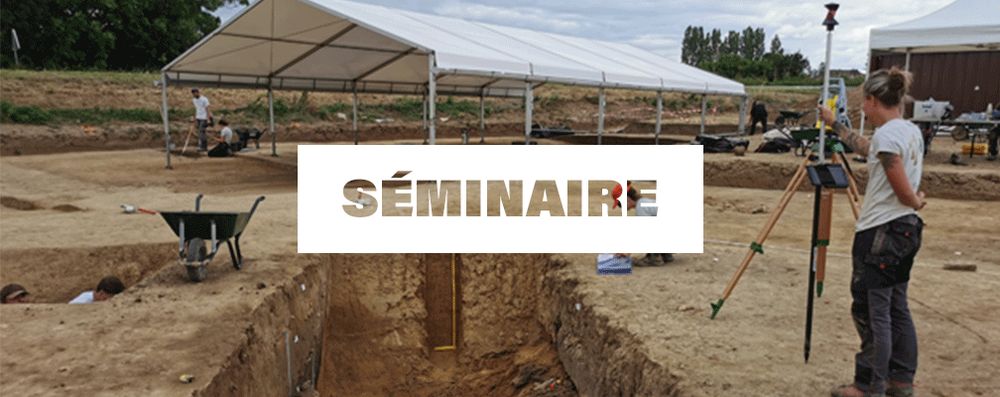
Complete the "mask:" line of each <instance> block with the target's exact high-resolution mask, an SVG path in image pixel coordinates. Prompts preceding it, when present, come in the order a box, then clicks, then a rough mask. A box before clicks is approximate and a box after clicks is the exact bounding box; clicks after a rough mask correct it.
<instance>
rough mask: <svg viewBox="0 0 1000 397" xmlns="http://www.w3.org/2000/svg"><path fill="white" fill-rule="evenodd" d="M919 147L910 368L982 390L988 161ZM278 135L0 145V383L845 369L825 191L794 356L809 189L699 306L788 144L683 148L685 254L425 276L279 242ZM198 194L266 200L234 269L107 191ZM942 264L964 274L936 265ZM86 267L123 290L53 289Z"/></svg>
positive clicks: (291, 193) (77, 279)
mask: <svg viewBox="0 0 1000 397" xmlns="http://www.w3.org/2000/svg"><path fill="white" fill-rule="evenodd" d="M665 132H667V133H671V134H674V132H673V131H665ZM684 134H685V132H678V133H676V134H674V135H684ZM412 135H415V138H407V139H415V140H416V141H417V142H419V138H420V135H419V131H416V132H414V133H413V134H412ZM514 138H515V137H511V139H514ZM449 139H454V136H453V137H450V138H449ZM755 139H759V138H757V137H755ZM488 140H489V138H488ZM501 143H502V144H508V143H506V142H501ZM543 143H549V142H548V141H544V142H543ZM551 143H556V142H551ZM935 143H936V146H935V152H934V153H932V154H931V156H929V157H928V160H927V164H928V165H927V167H926V172H925V175H926V176H925V183H926V189H927V190H928V195H929V197H930V199H929V202H930V203H929V205H928V207H927V208H926V209H925V210H924V211H923V212H922V216H923V217H924V219H925V221H926V223H927V228H926V231H925V236H924V246H923V248H922V250H921V253H920V256H919V257H918V263H917V265H916V268H915V270H914V273H913V281H912V283H911V287H910V294H911V308H912V310H913V312H914V317H915V320H916V322H917V331H918V336H919V338H920V343H921V363H920V372H919V373H918V376H917V385H918V389H919V392H920V393H921V394H923V395H941V396H986V395H990V394H991V393H993V391H994V390H997V389H1000V383H998V379H1000V365H997V364H998V363H997V359H996V357H998V356H1000V347H998V338H1000V331H997V330H1000V320H997V319H996V317H995V316H993V315H992V313H996V312H997V311H998V310H1000V298H997V297H996V295H995V294H993V293H992V291H995V290H996V289H997V288H998V287H1000V261H998V260H997V257H996V253H995V247H996V246H997V244H998V242H1000V240H998V238H997V235H996V233H995V229H996V225H997V224H1000V204H998V203H1000V201H998V200H997V195H998V194H1000V193H997V192H1000V178H998V175H1000V168H998V166H997V165H996V163H987V162H985V161H984V160H983V159H982V157H977V158H975V159H972V160H969V161H968V163H969V164H970V165H968V166H963V167H959V166H952V165H949V164H945V163H944V162H943V160H942V159H946V158H947V155H948V153H949V152H948V151H949V150H953V149H954V148H953V146H949V144H948V143H946V142H944V141H943V140H941V141H936V142H935ZM754 146H755V145H754ZM279 152H280V153H282V157H280V158H277V159H272V158H270V157H269V156H266V153H264V152H263V151H261V152H257V153H251V154H247V155H244V156H241V157H239V158H234V159H209V158H204V157H174V169H173V170H171V171H166V170H163V168H162V166H163V164H162V155H163V154H162V152H157V151H156V150H152V149H139V150H123V151H94V152H70V153H54V154H45V155H21V156H10V155H4V156H3V157H0V196H2V197H3V200H2V204H3V206H2V207H0V214H2V222H0V236H2V238H0V261H2V266H0V284H6V283H8V282H18V283H21V284H22V285H25V286H26V287H27V288H28V289H29V290H30V291H31V292H32V297H33V298H34V302H35V303H32V304H28V305H3V306H0V350H2V351H3V354H2V356H0V394H3V395H108V396H112V395H115V396H117V395H149V396H178V395H199V396H226V395H231V396H243V395H286V394H288V393H289V391H291V392H292V393H293V394H296V395H322V396H333V395H337V396H340V395H371V396H376V395H379V396H380V395H500V396H573V395H588V396H604V395H649V396H653V395H656V396H665V395H694V396H716V395H782V396H799V395H823V394H824V393H825V391H826V390H827V389H829V387H830V386H833V385H836V384H841V383H844V382H847V381H849V379H850V374H851V371H852V368H853V364H852V360H853V353H854V351H855V349H856V348H857V336H856V334H855V331H854V330H853V326H852V324H851V322H850V317H849V311H848V310H849V301H850V298H849V294H848V287H847V282H848V277H849V275H848V273H849V269H850V259H849V258H848V255H847V254H848V252H849V247H850V238H851V233H852V232H851V223H852V221H851V213H850V211H849V210H848V209H847V206H846V205H845V204H844V203H845V202H846V200H845V199H843V196H840V195H838V196H837V199H835V212H834V233H833V236H832V237H831V248H830V250H831V253H830V260H829V264H828V270H827V280H826V292H825V294H824V295H823V297H822V298H820V299H819V300H817V306H816V324H815V327H814V337H813V352H812V358H811V360H810V362H809V364H803V363H802V355H801V354H802V352H801V350H802V325H803V323H804V317H803V313H804V301H805V299H804V298H805V291H804V290H805V282H806V274H807V273H806V267H807V264H808V253H807V251H806V249H807V248H808V228H809V224H810V220H811V213H810V209H811V198H810V192H808V191H805V190H803V191H801V192H799V193H798V194H797V197H796V198H795V199H794V200H792V202H791V203H790V205H789V207H788V209H787V210H786V213H785V215H784V216H783V217H782V218H781V221H780V222H779V223H778V225H777V227H776V228H775V230H774V232H773V233H772V236H771V238H770V239H769V240H768V241H767V243H766V244H765V251H766V252H767V253H766V254H765V255H763V256H759V257H757V258H756V259H755V260H754V262H753V263H752V264H751V267H750V270H749V271H748V272H747V273H746V274H745V275H744V277H743V280H742V281H741V283H740V284H739V285H738V287H737V288H736V290H735V293H734V294H733V296H732V297H731V298H730V300H729V301H728V302H727V303H726V306H725V307H724V309H723V310H722V311H721V313H720V314H719V317H718V318H716V319H715V320H709V319H708V314H709V307H708V302H711V301H714V300H715V299H716V298H717V297H718V295H719V294H720V293H721V291H722V289H723V287H724V286H725V283H726V281H727V280H728V278H729V276H730V275H731V274H732V272H733V271H735V270H736V266H737V265H738V263H739V261H740V259H741V257H742V255H743V254H744V253H745V252H746V246H747V244H748V243H749V241H750V240H752V239H753V238H754V236H755V235H756V233H757V231H758V229H759V228H760V227H761V226H762V225H763V224H764V222H765V221H766V219H767V213H768V212H769V211H771V210H772V209H773V208H774V205H775V203H776V202H777V199H778V196H779V195H780V193H781V192H780V190H778V189H782V188H784V184H785V183H787V179H788V178H789V176H790V175H791V172H793V171H794V168H795V166H796V165H797V163H798V162H799V161H801V159H798V158H796V157H794V156H793V155H791V154H786V155H765V154H753V153H751V154H748V155H747V156H746V157H742V158H738V157H735V156H733V155H731V154H723V155H707V156H706V165H705V180H706V185H708V186H706V188H705V239H706V245H705V252H704V253H702V254H679V255H678V256H677V261H676V262H674V263H672V264H670V265H668V266H665V267H659V268H638V269H636V270H635V274H633V275H632V276H624V277H601V276H597V275H596V274H595V271H594V256H593V255H559V254H554V255H489V254H481V255H460V256H458V257H456V261H455V263H456V265H455V266H456V268H455V271H454V273H453V274H455V275H456V277H455V278H454V279H451V278H450V277H449V272H448V271H444V272H442V271H441V267H442V266H443V267H449V270H450V266H451V261H450V258H449V257H450V256H446V257H441V256H433V255H295V225H296V221H295V219H296V215H297V214H296V210H295V208H296V196H295V188H296V169H295V159H294V157H295V148H294V145H292V144H283V145H281V146H280V147H279ZM5 153H6V152H5ZM859 165H860V164H859ZM855 168H856V169H859V171H860V169H861V168H863V167H861V166H858V167H855ZM859 173H860V172H859ZM199 192H200V193H206V197H205V200H204V202H203V207H204V208H205V209H206V210H245V209H247V208H249V205H250V203H251V202H252V201H253V199H254V198H255V197H256V196H258V195H266V196H267V199H266V200H265V201H264V202H263V203H261V207H260V208H259V210H258V213H257V214H256V215H255V216H254V218H253V219H252V220H251V222H250V224H249V226H248V229H247V232H246V235H245V236H244V238H243V239H242V240H241V244H242V245H243V248H244V254H245V255H246V257H247V263H246V266H245V267H244V269H243V270H242V271H236V270H234V269H233V268H232V267H231V266H230V265H229V260H228V256H227V254H225V253H221V254H220V256H219V257H218V258H217V259H216V260H215V261H213V262H212V263H211V264H210V265H209V275H208V279H207V280H206V281H204V282H202V283H198V284H194V283H191V282H189V281H187V280H186V278H185V274H184V270H183V269H182V268H181V267H180V266H178V265H177V263H176V257H175V255H176V247H177V246H176V244H177V241H176V237H175V236H174V235H173V234H172V233H171V231H170V230H169V228H168V227H167V226H166V224H165V223H164V222H163V220H162V219H160V218H159V217H158V216H150V215H143V214H134V215H127V214H123V213H122V212H121V208H120V207H119V205H121V204H132V205H136V206H140V207H143V208H149V209H157V210H169V209H175V210H176V209H190V208H191V207H192V206H193V200H194V196H195V194H196V193H199ZM330 232H331V233H348V232H350V231H347V230H338V229H337V228H336V226H333V227H331V230H330ZM491 238H495V239H497V243H498V244H501V243H502V241H503V240H504V239H506V238H509V236H494V237H491ZM387 243H391V242H387ZM634 255H640V254H639V253H636V254H634ZM955 263H961V264H974V265H976V266H977V270H976V271H975V272H954V271H948V270H944V265H947V264H955ZM108 274H115V275H117V276H119V277H120V278H122V279H123V281H125V283H126V284H127V285H128V286H129V288H128V290H126V292H124V293H123V294H121V295H119V296H117V297H115V298H113V299H112V300H110V301H108V302H103V303H98V304H93V305H84V306H77V305H74V306H70V305H66V304H63V303H60V302H65V301H67V300H68V299H71V298H72V297H73V296H75V295H76V294H77V293H79V292H80V291H83V290H87V289H92V288H93V285H94V284H95V283H96V281H97V280H98V279H99V278H100V277H103V276H104V275H108ZM452 288H454V289H452ZM452 291H455V293H454V297H455V298H456V300H455V305H454V306H453V307H454V312H455V313H457V317H456V319H455V320H456V321H455V324H457V329H456V331H457V332H456V334H455V335H456V337H457V341H458V343H457V349H455V350H445V351H438V350H436V349H435V347H440V345H441V344H442V343H443V342H448V341H449V340H450V338H449V335H448V333H449V332H450V331H451V330H452V327H451V326H450V324H448V320H449V319H450V313H449V311H448V307H449V305H450V304H451V301H450V299H451V298H452V296H453V295H452ZM442 300H443V301H444V304H443V305H442ZM182 375H190V376H193V379H192V380H191V381H190V383H185V382H182V381H181V380H180V377H181V376H182Z"/></svg>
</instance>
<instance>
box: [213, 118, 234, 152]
mask: <svg viewBox="0 0 1000 397" xmlns="http://www.w3.org/2000/svg"><path fill="white" fill-rule="evenodd" d="M219 125H221V126H222V130H221V131H219V137H218V138H214V139H215V141H217V142H219V144H218V145H215V147H213V148H212V150H210V151H209V152H208V157H228V156H232V155H233V152H235V151H238V150H239V148H236V147H234V146H233V130H232V129H231V128H229V122H228V121H226V120H219Z"/></svg>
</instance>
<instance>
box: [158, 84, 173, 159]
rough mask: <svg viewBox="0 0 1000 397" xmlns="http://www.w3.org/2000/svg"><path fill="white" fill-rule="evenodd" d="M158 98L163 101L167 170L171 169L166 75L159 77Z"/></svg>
mask: <svg viewBox="0 0 1000 397" xmlns="http://www.w3.org/2000/svg"><path fill="white" fill-rule="evenodd" d="M160 96H161V99H162V101H163V108H162V110H163V114H162V117H163V144H164V148H165V149H167V150H166V152H167V166H166V168H167V169H168V170H169V169H171V168H173V167H171V166H170V108H169V107H168V106H169V105H167V74H166V73H163V74H161V75H160Z"/></svg>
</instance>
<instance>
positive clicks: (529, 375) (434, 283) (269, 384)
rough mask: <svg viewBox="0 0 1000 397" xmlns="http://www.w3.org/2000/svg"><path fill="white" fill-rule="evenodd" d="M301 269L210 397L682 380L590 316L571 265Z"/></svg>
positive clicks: (524, 259) (325, 262)
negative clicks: (572, 276) (266, 393)
mask: <svg viewBox="0 0 1000 397" xmlns="http://www.w3.org/2000/svg"><path fill="white" fill-rule="evenodd" d="M304 257H305V256H299V257H297V258H296V260H308V261H310V262H311V263H310V264H309V265H307V266H305V267H304V271H303V273H302V274H300V275H298V276H296V277H295V278H294V280H293V283H291V284H290V285H288V286H282V287H280V288H279V289H278V291H281V292H282V293H278V294H275V295H274V296H273V297H272V298H273V299H271V300H269V301H268V302H267V303H266V304H265V307H261V308H258V309H257V310H256V311H255V312H254V314H253V319H252V320H251V321H252V323H253V324H254V325H253V326H252V327H251V332H252V334H253V335H250V336H248V338H247V340H246V342H245V344H244V345H243V346H242V347H241V348H240V350H239V351H238V352H236V353H234V354H233V356H232V357H231V358H230V359H229V363H228V364H227V365H225V366H224V367H223V368H222V370H221V371H220V373H219V374H218V375H217V376H216V377H215V378H214V379H213V380H212V382H211V383H210V384H209V385H208V386H207V387H206V388H205V389H203V390H201V393H199V394H200V395H239V394H240V393H241V392H242V393H247V392H256V391H260V392H265V391H266V392H268V393H271V394H274V393H279V392H282V391H289V395H303V396H392V395H396V396H401V395H416V396H431V395H434V396H439V395H456V396H457V395H490V396H519V397H521V396H577V395H635V394H646V395H671V394H673V393H674V392H675V387H676V384H677V382H678V379H677V378H676V377H674V376H671V375H670V374H669V373H668V371H667V370H666V369H665V368H662V367H660V366H658V365H656V364H654V363H652V362H650V360H649V359H648V358H647V357H646V355H645V353H643V350H642V349H641V348H640V343H639V341H638V340H636V339H635V338H633V337H631V336H629V335H630V334H629V333H628V332H627V331H626V330H624V329H622V328H621V327H622V325H620V324H614V325H613V324H612V322H610V321H608V319H607V318H606V317H602V316H601V315H599V314H597V313H595V311H593V310H591V309H590V308H589V307H587V305H586V304H581V301H583V300H584V299H583V298H582V297H580V296H577V294H576V292H575V286H576V282H575V281H573V280H572V279H571V277H570V276H568V275H569V274H570V273H571V272H564V271H563V269H564V268H565V267H566V264H565V262H562V261H561V260H559V259H554V258H553V257H551V256H549V255H540V254H532V255H528V254H524V255H495V254H466V255H454V256H453V255H450V254H444V255H431V254H428V255H404V254H386V255H323V256H308V257H305V258H307V259H303V258H304ZM306 286H311V287H306ZM310 288H311V289H310ZM300 292H301V293H300ZM282 307H288V308H287V310H284V309H283V310H278V309H279V308H282ZM286 332H287V334H288V335H289V337H288V339H287V342H286V339H285V338H284V335H285V333H286ZM286 343H287V345H286ZM281 394H284V393H281ZM274 395H277V394H274Z"/></svg>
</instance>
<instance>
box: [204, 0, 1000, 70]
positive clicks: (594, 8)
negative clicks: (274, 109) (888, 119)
mask: <svg viewBox="0 0 1000 397" xmlns="http://www.w3.org/2000/svg"><path fill="white" fill-rule="evenodd" d="M952 1H953V0H907V1H887V0H842V1H840V5H841V6H840V11H839V12H838V13H837V20H838V21H839V22H840V26H838V27H837V30H836V31H835V32H834V39H833V60H832V62H831V65H832V66H833V68H835V69H851V68H855V69H864V66H865V55H866V51H867V49H868V31H869V30H870V29H871V28H873V27H881V26H886V25H891V24H895V23H899V22H903V21H907V20H910V19H913V18H917V17H921V16H924V15H927V14H929V13H931V12H933V11H935V10H937V9H940V8H941V7H944V6H945V5H947V4H949V3H951V2H952ZM998 1H1000V0H998ZM367 2H368V3H374V4H379V5H383V6H386V7H394V8H403V9H407V10H412V11H417V12H423V13H429V14H437V15H443V16H449V17H456V18H462V19H467V20H474V21H482V22H487V23H493V24H497V25H506V26H516V27H522V28H527V29H532V30H542V31H550V32H555V33H561V34H566V35H571V36H581V37H588V38H595V39H602V40H610V41H619V42H627V43H631V44H633V45H636V46H638V47H641V48H645V49H647V50H650V51H653V52H656V53H659V54H661V55H664V56H666V57H668V58H670V59H676V60H678V61H679V60H680V57H681V41H682V39H683V38H684V28H685V27H687V26H688V25H695V26H703V27H705V29H706V30H711V29H713V28H719V29H721V30H722V33H723V37H725V34H726V32H727V31H729V30H742V29H744V28H746V27H747V26H753V27H763V28H764V31H765V33H766V34H767V41H766V43H767V44H768V46H769V45H770V42H771V38H772V37H773V36H774V34H778V36H780V38H781V42H782V47H784V48H785V51H786V52H794V51H796V50H800V51H802V53H803V54H805V55H806V56H807V57H808V58H809V62H810V64H811V65H812V67H813V68H815V67H817V66H818V65H819V63H820V62H822V61H823V59H824V56H825V55H824V51H825V45H826V31H825V30H824V28H823V26H822V25H821V23H822V21H823V18H824V17H825V16H826V9H825V8H824V7H823V4H825V3H826V1H802V0H714V1H708V0H618V1H608V0H543V1H540V0H439V1H429V0H368V1H367ZM241 8H242V7H238V6H230V7H225V8H222V9H219V10H218V11H216V15H219V16H220V17H221V18H222V19H223V21H225V20H226V19H228V18H230V17H232V16H233V15H235V14H236V13H237V12H238V11H239V10H240V9H241Z"/></svg>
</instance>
